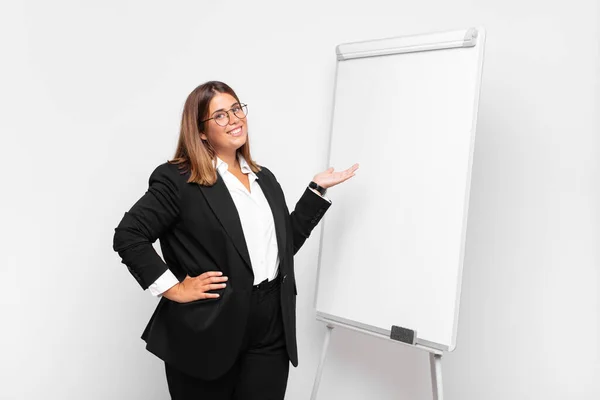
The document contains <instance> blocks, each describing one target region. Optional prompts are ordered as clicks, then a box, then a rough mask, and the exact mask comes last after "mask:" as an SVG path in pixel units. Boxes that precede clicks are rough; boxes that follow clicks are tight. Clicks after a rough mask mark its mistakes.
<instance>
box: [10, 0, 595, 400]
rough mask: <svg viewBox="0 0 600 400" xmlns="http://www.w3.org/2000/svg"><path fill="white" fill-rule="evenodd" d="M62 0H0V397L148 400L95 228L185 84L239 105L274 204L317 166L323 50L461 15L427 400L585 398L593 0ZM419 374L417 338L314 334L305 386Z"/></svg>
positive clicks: (144, 369) (299, 379)
mask: <svg viewBox="0 0 600 400" xmlns="http://www.w3.org/2000/svg"><path fill="white" fill-rule="evenodd" d="M82 4H83V2H76V1H54V2H43V1H21V2H10V3H8V2H6V3H4V2H3V3H2V5H1V6H0V38H1V39H0V43H2V47H1V48H2V50H1V51H2V56H1V57H2V62H0V133H1V141H2V142H1V145H0V152H1V153H0V160H1V161H0V162H1V163H2V164H1V169H0V171H1V182H2V185H3V186H2V196H1V197H0V198H1V200H0V201H1V211H0V212H1V219H0V220H1V221H2V225H1V226H2V228H3V229H2V230H1V232H2V233H1V235H2V238H1V239H2V240H1V241H0V243H1V246H2V251H1V254H2V255H1V256H0V257H1V258H0V260H1V261H0V265H1V269H0V274H1V275H0V276H1V282H2V283H1V290H0V307H1V308H0V321H1V328H0V360H2V361H1V362H0V398H1V399H19V400H20V399H41V398H45V399H90V400H93V399H109V398H110V399H125V398H127V399H148V400H151V399H164V398H166V396H167V394H166V384H165V382H164V377H163V375H164V374H163V370H162V364H161V363H160V362H159V361H158V360H157V359H156V358H154V357H153V356H152V355H150V354H149V353H147V352H146V351H145V350H144V346H143V342H142V341H141V340H140V339H139V335H140V334H141V331H142V329H143V327H144V326H145V323H146V321H147V320H148V318H149V317H150V314H151V312H152V310H153V308H154V305H155V300H154V299H152V298H151V297H150V295H149V294H148V293H144V292H142V291H141V290H140V289H139V287H138V286H137V283H135V281H134V279H133V278H131V277H130V276H129V275H128V272H127V270H126V268H125V267H124V266H123V265H122V264H120V263H119V260H118V257H117V255H116V254H114V253H113V252H112V250H111V244H112V232H113V228H114V227H115V226H116V224H117V223H118V221H119V220H120V218H121V216H122V214H123V212H124V211H126V209H128V207H130V206H131V205H132V204H133V202H134V201H135V200H136V199H137V198H138V197H139V196H141V195H142V194H143V192H144V191H145V188H146V185H147V178H148V175H149V173H150V172H151V171H152V169H153V168H154V166H155V165H157V164H159V163H161V162H163V161H165V160H166V159H167V158H169V157H170V156H171V155H172V153H173V150H174V147H175V141H176V137H177V129H178V122H179V118H180V112H181V109H182V105H183V102H184V100H185V97H186V96H187V94H188V93H189V92H190V91H191V90H192V89H193V88H194V87H195V86H196V85H197V84H199V83H202V82H204V81H206V80H211V79H218V80H223V81H226V82H228V83H230V85H232V86H233V87H234V88H235V89H236V90H237V92H238V94H239V95H240V96H241V98H242V99H243V100H244V101H245V102H247V103H248V104H249V108H250V113H249V121H250V122H249V123H250V127H251V129H250V136H251V140H252V145H253V149H254V151H253V153H254V155H255V158H256V159H257V160H258V161H259V162H261V163H263V164H264V165H267V166H269V167H270V168H271V169H272V170H273V171H274V172H275V173H276V175H277V176H278V179H279V181H280V182H281V183H282V185H283V187H284V189H285V191H286V194H287V199H288V203H289V205H290V206H293V204H294V203H295V200H296V199H297V198H298V197H299V195H300V194H301V192H302V190H303V188H304V185H305V184H306V183H307V182H308V181H309V180H310V178H311V177H312V176H313V175H314V174H315V173H316V172H318V171H320V170H321V169H322V168H324V167H325V165H324V160H325V159H326V154H325V152H326V144H327V136H328V127H329V118H330V107H331V100H332V89H333V78H334V67H335V57H334V48H335V45H336V44H338V43H342V42H348V41H355V40H364V39H370V38H378V37H389V36H396V35H402V34H412V33H420V32H429V31H436V30H446V29H454V28H463V27H467V26H472V25H483V26H485V27H486V28H487V31H488V40H487V50H486V60H485V68H484V79H483V87H482V95H481V103H480V116H479V127H478V133H477V144H476V149H475V161H474V165H473V184H472V196H471V211H470V224H469V231H468V238H467V239H468V243H467V255H466V263H465V275H464V284H463V298H462V305H461V321H460V326H459V332H458V348H457V350H456V351H455V352H454V353H452V354H449V355H447V357H445V361H444V374H445V375H444V383H445V388H446V395H447V398H448V399H461V400H463V399H466V400H475V399H482V398H485V399H493V400H496V399H507V398H510V399H538V398H539V399H541V398H544V399H566V398H569V399H597V398H599V397H600V387H599V386H600V343H599V342H600V339H599V335H600V329H599V317H598V314H599V311H600V304H599V298H598V293H599V288H600V275H599V273H598V264H599V261H600V257H599V256H600V255H599V250H598V246H597V243H598V241H599V240H600V189H599V187H598V182H599V181H600V179H599V178H600V165H599V162H598V160H599V159H600V139H599V138H598V133H599V132H598V131H599V128H600V121H599V119H598V107H599V106H600V98H599V97H598V96H599V94H600V86H599V83H598V82H599V78H598V73H599V72H598V71H599V68H600V57H599V49H600V45H599V40H598V37H599V35H600V29H599V26H600V10H599V8H598V4H597V2H596V1H594V0H574V1H571V2H564V1H557V0H548V1H541V0H538V1H534V0H529V1H517V0H506V1H503V2H498V1H490V0H487V1H484V0H480V1H466V0H459V1H455V2H443V1H422V2H406V1H384V0H371V1H368V2H367V1H365V2H356V1H354V2H342V1H335V2H323V1H320V2H317V1H304V2H297V3H295V4H286V3H284V2H277V1H268V2H267V1H264V2H249V1H235V0H233V1H229V2H210V3H208V2H198V1H186V2H183V1H181V2H172V3H171V4H169V5H167V3H166V2H150V1H145V2H144V1H119V2H117V1H103V2H87V5H85V6H84V5H82ZM257 4H260V5H257ZM366 134H369V135H373V137H374V138H376V135H377V132H366ZM357 161H359V162H360V160H357ZM336 167H338V168H343V167H346V166H336ZM330 194H331V198H332V199H333V201H334V203H335V202H339V201H343V199H339V198H336V195H335V188H334V189H332V190H331V193H330ZM334 206H335V205H334ZM318 239H319V238H318V232H317V233H316V234H315V235H314V236H313V237H312V238H311V239H310V241H309V242H308V243H307V244H306V245H305V247H304V248H303V250H302V251H301V252H300V253H299V254H298V256H297V258H296V262H297V275H298V280H299V291H300V297H299V299H298V329H299V332H298V336H299V345H300V363H301V364H300V367H299V368H298V369H295V370H293V371H292V374H291V377H290V383H289V389H288V396H287V398H288V399H290V400H300V399H302V400H304V399H307V398H308V396H309V393H310V390H311V385H312V380H313V377H314V373H315V370H316V365H317V360H318V357H319V353H320V346H321V343H322V339H323V334H324V328H323V326H322V325H321V324H319V323H317V322H316V321H315V320H314V311H313V309H312V306H313V296H314V284H315V274H316V261H317V248H318ZM357 295H360V294H357ZM429 384H430V382H429V369H428V360H427V356H426V354H425V353H421V352H417V351H412V349H408V348H405V347H403V346H396V345H391V344H388V343H385V342H382V341H379V340H377V339H373V338H370V337H366V336H362V335H357V334H354V333H350V332H345V331H342V330H336V331H335V332H334V335H333V338H332V343H331V346H330V352H329V356H328V359H327V364H326V368H325V372H324V376H323V382H322V385H321V392H320V399H333V398H345V399H349V400H354V399H356V400H358V399H365V398H373V399H382V400H383V399H429V398H430V388H429Z"/></svg>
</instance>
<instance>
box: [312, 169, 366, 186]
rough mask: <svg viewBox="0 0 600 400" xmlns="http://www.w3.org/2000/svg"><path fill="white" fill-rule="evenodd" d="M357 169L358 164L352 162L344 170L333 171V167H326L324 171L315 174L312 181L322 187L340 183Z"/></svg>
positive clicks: (350, 176)
mask: <svg viewBox="0 0 600 400" xmlns="http://www.w3.org/2000/svg"><path fill="white" fill-rule="evenodd" d="M357 169H358V164H354V165H353V166H351V167H350V168H348V169H347V170H345V171H338V172H334V170H333V167H331V168H328V169H326V170H325V171H323V172H321V173H319V174H317V175H315V177H314V178H313V181H314V182H315V183H316V184H317V185H319V186H322V187H324V188H325V189H327V188H330V187H332V186H335V185H337V184H338V183H342V182H344V181H345V180H348V179H350V178H352V177H353V176H354V172H355V171H356V170H357Z"/></svg>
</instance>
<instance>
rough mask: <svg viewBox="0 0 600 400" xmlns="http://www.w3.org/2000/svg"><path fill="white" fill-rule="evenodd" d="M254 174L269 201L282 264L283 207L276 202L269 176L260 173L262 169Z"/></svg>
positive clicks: (283, 248) (284, 247) (283, 245)
mask: <svg viewBox="0 0 600 400" xmlns="http://www.w3.org/2000/svg"><path fill="white" fill-rule="evenodd" d="M256 176H258V179H257V180H256V181H257V182H258V184H259V185H260V188H261V189H262V191H263V193H264V195H265V197H266V199H267V202H269V207H270V208H271V212H272V213H273V220H274V221H275V235H276V236H277V250H278V251H279V265H282V262H283V260H284V259H285V258H284V254H285V249H286V246H285V241H286V231H285V219H286V215H285V207H283V205H282V204H280V203H279V202H277V199H276V198H275V195H276V189H275V186H274V183H273V182H272V181H271V180H270V179H269V177H267V176H266V174H264V173H262V171H258V173H257V174H256Z"/></svg>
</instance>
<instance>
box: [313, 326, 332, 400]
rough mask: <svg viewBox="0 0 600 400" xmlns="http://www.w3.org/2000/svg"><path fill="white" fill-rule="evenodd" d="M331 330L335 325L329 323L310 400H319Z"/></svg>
mask: <svg viewBox="0 0 600 400" xmlns="http://www.w3.org/2000/svg"><path fill="white" fill-rule="evenodd" d="M331 331H333V326H331V325H327V332H325V341H324V342H323V350H322V351H321V360H320V361H319V367H318V368H317V376H315V383H314V384H313V390H312V394H311V395H310V400H317V392H318V391H319V385H320V384H321V375H323V365H324V364H325V358H327V347H329V339H330V338H331Z"/></svg>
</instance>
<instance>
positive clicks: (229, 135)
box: [200, 93, 248, 159]
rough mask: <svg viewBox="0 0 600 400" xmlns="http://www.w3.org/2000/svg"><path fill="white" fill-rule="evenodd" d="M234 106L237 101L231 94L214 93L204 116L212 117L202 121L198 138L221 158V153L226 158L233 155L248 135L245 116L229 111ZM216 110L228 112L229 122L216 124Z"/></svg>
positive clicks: (236, 104) (237, 104)
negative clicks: (201, 129)
mask: <svg viewBox="0 0 600 400" xmlns="http://www.w3.org/2000/svg"><path fill="white" fill-rule="evenodd" d="M236 106H238V107H239V103H238V101H237V100H236V99H235V97H233V96H232V95H230V94H228V93H216V94H215V96H214V97H213V98H212V100H211V101H210V105H209V107H208V115H207V116H206V118H205V119H208V118H213V119H210V120H208V121H206V122H204V126H203V128H204V130H203V131H202V132H201V133H200V138H201V139H202V140H207V141H208V142H209V143H210V144H211V146H212V148H213V149H214V150H215V153H217V156H219V158H221V159H223V155H224V156H225V157H226V158H229V157H231V156H232V155H233V156H235V152H236V151H237V149H239V148H240V147H242V146H243V145H244V144H245V143H246V140H247V137H248V125H247V122H246V118H239V117H237V116H236V115H234V114H233V111H229V110H231V109H232V108H235V107H236ZM217 112H224V113H226V114H229V123H227V124H226V125H225V126H220V125H218V124H217V122H216V120H215V119H214V117H215V116H216V115H218V114H219V113H217ZM215 113H217V114H215ZM224 121H225V122H227V118H224Z"/></svg>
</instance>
